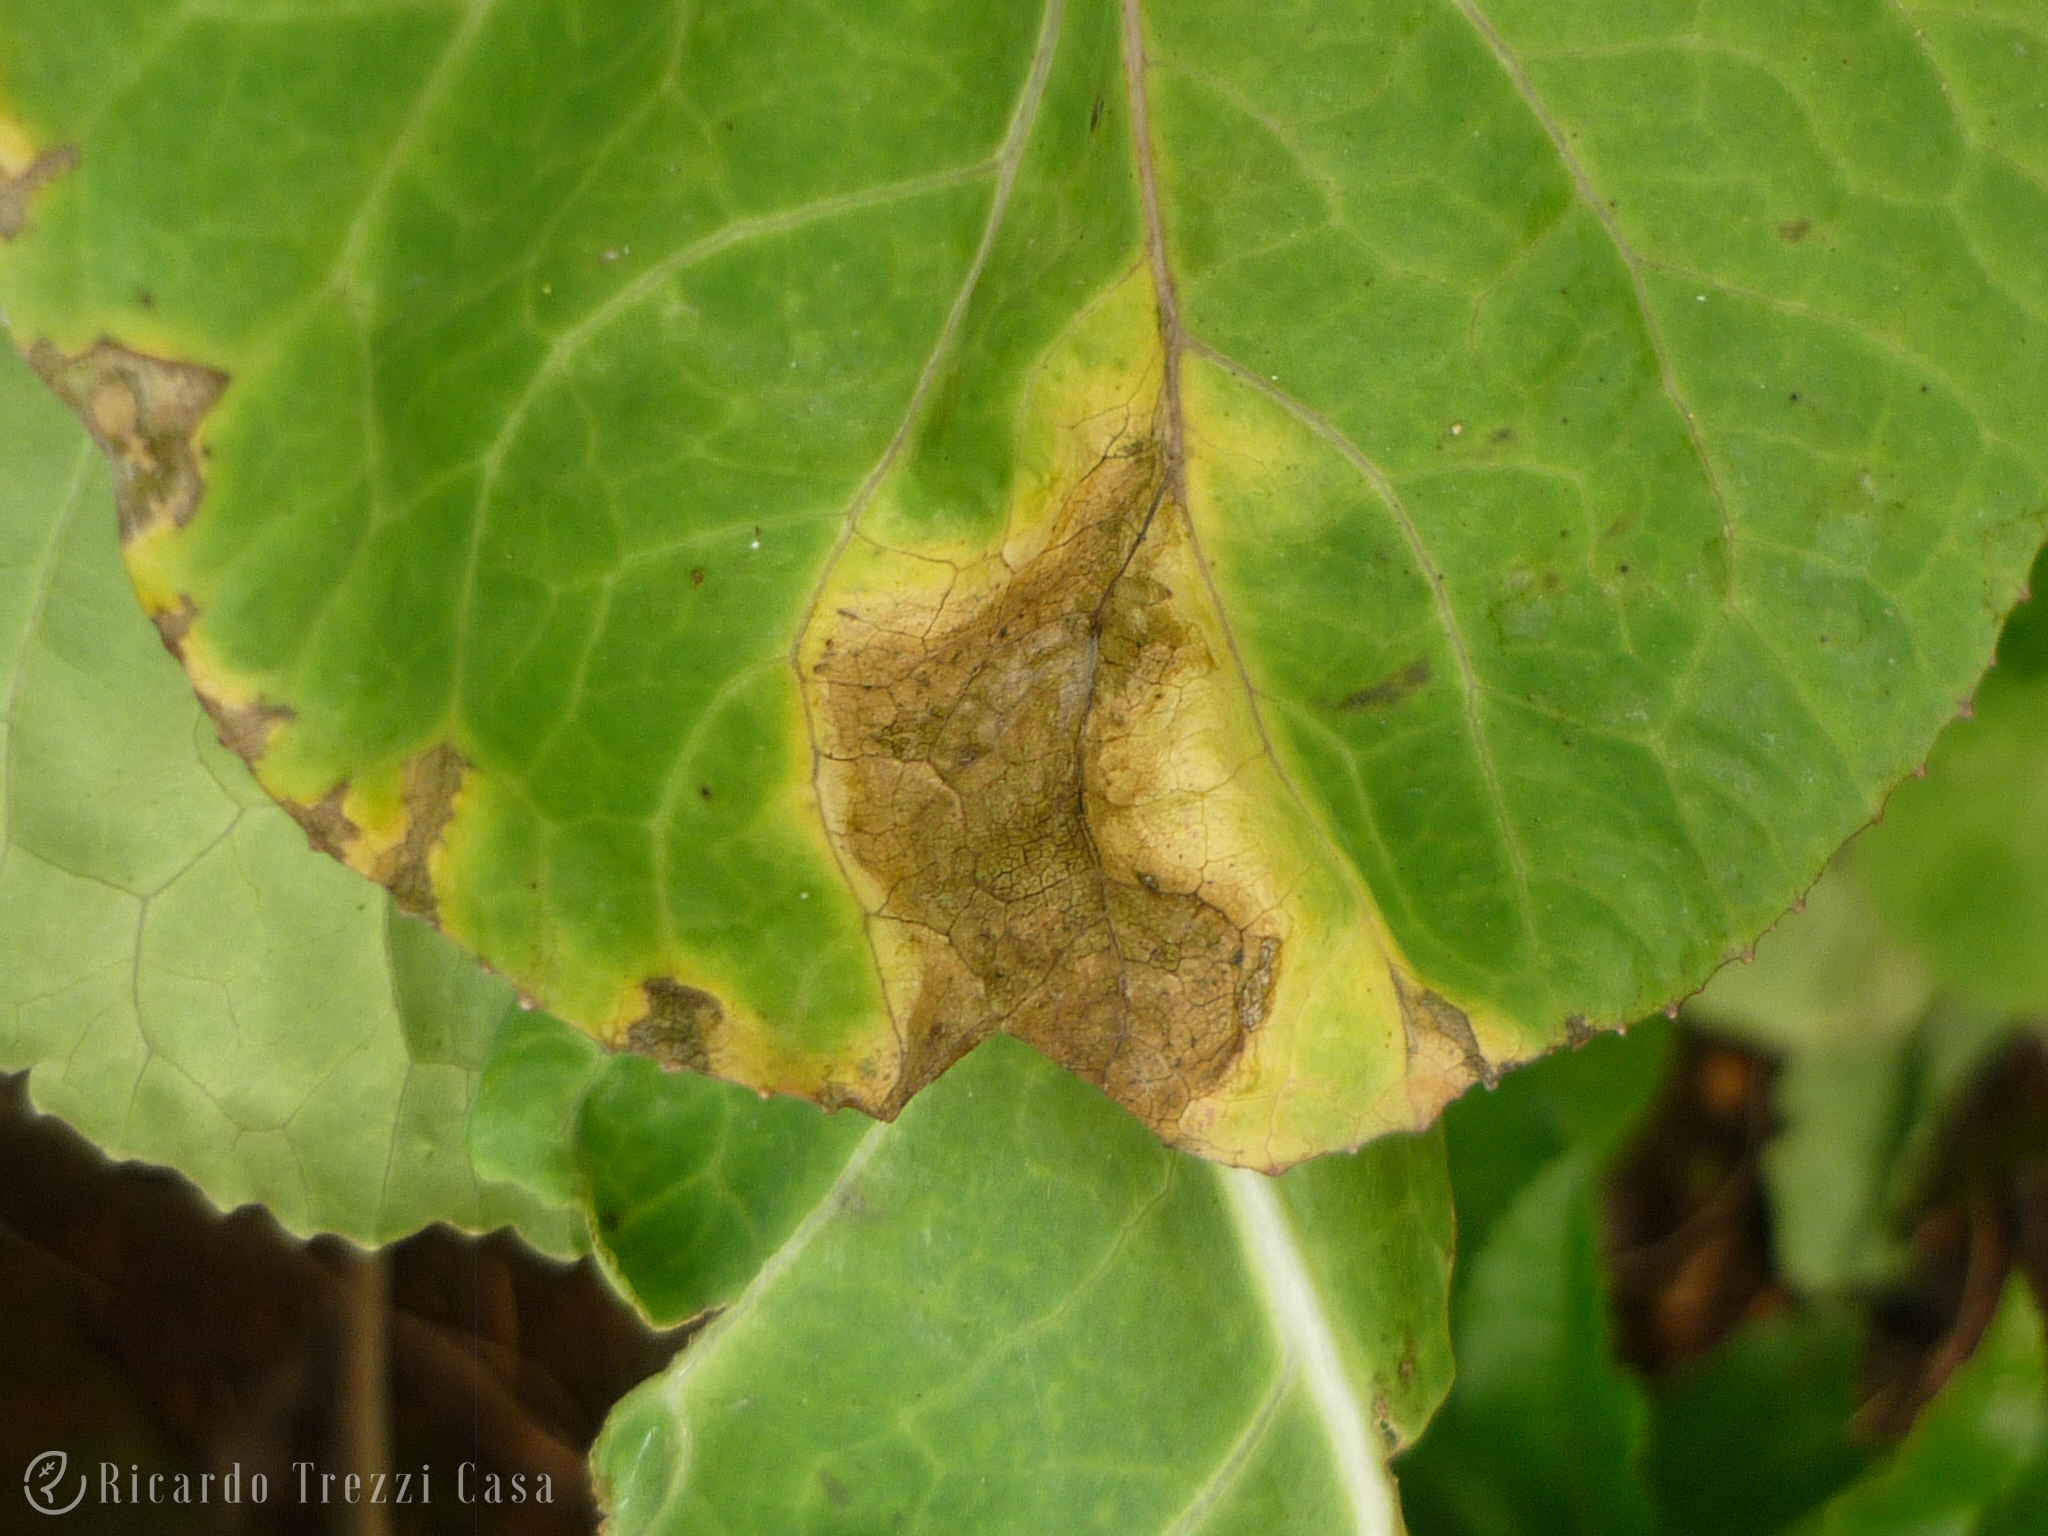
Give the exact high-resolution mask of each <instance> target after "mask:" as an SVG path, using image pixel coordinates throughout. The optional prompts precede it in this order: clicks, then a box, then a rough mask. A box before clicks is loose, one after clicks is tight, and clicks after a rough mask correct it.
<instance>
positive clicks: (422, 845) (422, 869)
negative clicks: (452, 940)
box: [377, 743, 469, 922]
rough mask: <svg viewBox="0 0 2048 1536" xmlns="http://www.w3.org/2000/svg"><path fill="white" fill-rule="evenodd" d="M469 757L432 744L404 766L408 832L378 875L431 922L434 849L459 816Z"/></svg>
mask: <svg viewBox="0 0 2048 1536" xmlns="http://www.w3.org/2000/svg"><path fill="white" fill-rule="evenodd" d="M468 772H469V762H468V759H466V758H464V757H463V755H462V754H461V753H460V752H458V751H456V750H455V749H454V748H453V747H451V746H448V745H446V744H445V743H444V744H443V745H441V746H437V747H430V748H428V749H427V750H426V751H425V752H422V753H420V755H419V756H417V757H415V758H414V759H413V760H412V761H411V762H409V763H407V764H406V765H405V789H404V795H405V836H404V837H403V838H401V839H400V840H399V843H398V846H397V847H396V848H394V849H393V850H391V852H390V853H389V854H387V855H386V856H385V859H384V861H383V863H382V864H381V865H380V867H379V869H378V870H377V879H378V880H379V881H380V882H381V883H382V884H384V885H387V886H389V887H390V888H391V896H392V899H393V900H394V901H396V902H397V903H398V905H399V907H400V908H401V909H403V910H404V911H407V912H410V913H412V915H413V916H415V917H423V918H425V919H426V920H427V921H428V922H433V921H434V920H435V917H436V908H435V901H434V878H433V874H432V871H431V869H430V867H429V866H430V862H431V860H432V858H433V853H434V849H435V848H436V847H437V846H438V845H439V844H440V841H441V835H442V834H443V833H444V832H446V831H447V830H448V823H449V822H450V821H451V820H452V819H453V818H454V815H455V796H456V795H457V794H458V793H459V792H460V791H461V789H462V779H463V775H464V774H466V773H468Z"/></svg>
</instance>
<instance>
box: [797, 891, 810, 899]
mask: <svg viewBox="0 0 2048 1536" xmlns="http://www.w3.org/2000/svg"><path fill="white" fill-rule="evenodd" d="M796 899H797V900H798V901H809V900H810V899H811V893H810V892H809V891H798V892H797V893H796Z"/></svg>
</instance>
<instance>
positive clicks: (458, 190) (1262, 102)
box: [0, 0, 2048, 1167]
mask: <svg viewBox="0 0 2048 1536" xmlns="http://www.w3.org/2000/svg"><path fill="white" fill-rule="evenodd" d="M2036 20H2037V18H2036V16H2035V12H2034V9H2033V7H2032V6H2031V5H2030V4H2029V3H2027V0H2007V3H2005V4H2003V5H1997V6H1990V7H1986V8H1983V9H1971V10H1965V11H1954V10H1940V9H1934V8H1926V7H1922V6H1920V5H1918V4H1913V3H1906V4H1882V3H1878V0H1826V3H1816V4H1812V5H1802V6H1796V7H1788V6H1786V5H1784V4H1782V3H1780V0H1715V3H1711V4H1707V5H1700V6H1679V5H1668V4H1655V5H1641V4H1629V5H1620V4H1610V3H1601V4H1585V5H1574V6H1559V5H1556V4H1552V3H1548V0H1371V3H1363V4H1357V5H1342V6H1339V5H1334V4H1332V3H1330V0H1280V3H1278V4H1273V3H1264V4H1260V5H1257V6H1249V5H1248V4H1247V3H1246V0H1183V3H1177V4H1173V5H1155V6H1140V5H1139V3H1138V0H1125V4H1124V5H1123V7H1122V8H1121V9H1120V8H1119V7H1118V6H1117V5H1115V4H1113V3H1112V0H1048V3H1046V4H1043V5H1041V4H1038V3H1026V0H1003V3H999V4H990V3H988V0H918V3H915V4H905V5H899V6H893V7H882V6H875V5H865V4H863V5H848V6H840V7H836V8H835V9H834V11H833V15H832V22H831V25H830V26H820V25H818V24H817V19H816V18H815V17H814V16H812V15H811V14H810V13H808V12H801V11H793V10H790V9H788V8H786V7H778V6H773V5H762V4H757V3H749V4H741V3H739V0H733V3H730V4H721V5H718V6H715V7H711V8H708V9H691V8H685V9H682V10H677V9H675V8H664V7H652V8H650V7H647V6H643V5H637V4H631V3H628V0H590V3H586V4H581V5H578V6H575V7H571V8H564V7H562V6H559V5H556V4H553V3H550V0H469V3H467V4H464V5H460V6H458V5H456V4H454V3H452V0H440V3H437V0H420V3H417V4H405V5H372V6H349V7H342V8H338V9H337V8H333V7H323V6H306V5H301V4H296V3H290V0H286V3H280V0H219V3H214V4H209V5H207V6H205V7H203V8H199V9H192V8H181V7H176V6H173V5H171V4H169V3H167V0H105V3H101V4H96V5H95V6H93V7H92V8H91V14H90V16H89V17H84V18H82V17H81V16H80V14H79V8H78V7H77V6H76V5H75V4H72V3H70V0H4V3H0V59H4V60H5V61H6V63H5V81H4V86H0V100H4V112H5V118H6V119H9V120H11V121H12V124H13V126H12V127H10V128H9V129H8V130H7V131H6V132H4V133H0V177H12V178H14V179H13V180H11V181H8V182H6V183H5V185H6V188H7V190H6V192H5V194H4V200H0V207H4V208H5V209H7V210H8V219H9V223H10V225H15V224H19V225H22V226H24V232H23V233H21V234H20V235H19V236H18V237H17V238H16V239H15V240H14V241H13V243H12V244H11V246H9V248H8V249H7V250H6V251H5V253H4V256H0V307H4V311H5V314H6V315H7V319H8V324H9V326H10V327H11V329H12V330H13V332H14V335H15V336H16V338H17V340H18V341H19V342H20V343H21V344H22V345H24V346H30V345H39V346H40V350H39V352H38V357H39V358H40V360H41V366H42V368H43V370H44V372H45V373H46V374H47V376H48V377H49V378H50V380H51V381H52V383H53V384H54V385H55V386H56V387H57V388H59V390H60V391H61V392H63V393H64V394H65V395H66V396H67V398H69V399H70V400H71V401H72V402H73V403H74V405H75V406H76V408H77V409H78V410H79V411H80V413H81V414H82V415H83V416H84V417H85V418H86V419H87V420H88V421H89V422H90V423H91V424H92V425H93V426H94V429H95V431H96V432H97V433H98V435H99V436H100V438H101V440H102V442H103V444H104V445H105V446H107V447H108V448H109V449H110V450H111V451H113V453H114V454H115V457H116V462H117V464H118V465H119V466H120V476H119V483H120V486H121V489H122V496H123V506H124V512H123V516H124V520H125V526H126V529H127V534H128V537H127V543H126V554H127V559H128V564H129V568H130V571H131V573H132V575H133V576H134V578H135V581H136V583H137V586H138V587H139V589H140V591H141V594H142V597H143V600H144V603H145V605H146V606H147V607H148V608H149V609H150V611H151V612H152V613H154V614H155V615H157V616H158V618H159V621H160V622H161V623H162V624H163V625H164V626H165V628H166V633H167V634H168V635H169V637H170V638H171V639H172V640H173V641H174V642H175V643H176V645H177V646H178V647H179V649H180V651H181V653H182V655H183V659H184V662H185V665H186V668H187V671H188V673H190V674H191V676H192V678H193V680H194V681H195V682H196V683H197V685H198V687H199V689H200V691H201V692H202V694H203V695H204V696H206V698H207V699H208V700H209V701H210V704H211V707H212V708H213V709H214V710H215V711H216V713H217V714H218V715H219V716H220V717H221V718H222V720H223V722H224V724H225V725H226V727H227V735H228V737H229V739H231V740H233V741H234V742H235V743H236V744H237V745H238V746H239V747H240V748H241V749H242V750H243V751H244V752H245V753H247V754H248V755H249V756H250V757H252V758H253V759H255V760H256V763H257V766H258V772H259V776H260V777H261V779H262V781H263V783H264V784H265V786H266V787H267V788H268V789H269V790H270V791H271V792H273V793H274V794H275V795H277V796H279V797H280V798H281V799H283V800H284V801H286V802H287V803H288V804H290V805H292V806H293V807H295V808H296V810H297V813H298V814H299V815H300V816H301V817H302V819H304V820H305V822H306V823H307V824H308V825H309V827H310V828H311V829H312V830H313V832H314V835H315V836H316V838H317V839H318V840H320V841H321V842H322V843H323V844H324V845H326V846H327V847H329V848H330V849H331V850H332V851H334V852H336V853H337V854H339V855H341V856H343V857H344V858H346V859H347V860H348V861H349V862H350V863H351V864H353V865H354V866H355V867H357V868H358V869H361V870H363V871H365V872H366V873H369V874H372V875H374V876H376V877H377V878H380V879H382V880H384V881H385V882H386V883H387V884H389V885H391V886H392V887H393V888H394V889H395V890H396V891H397V892H398V893H399V895H400V897H401V899H402V900H403V901H404V902H405V903H406V904H408V905H409V906H410V907H412V908H413V909H414V910H417V911H420V912H423V913H424V912H431V913H432V915H434V917H435V918H436V919H437V920H438V921H439V923H440V924H441V925H442V926H443V927H444V928H445V929H446V930H447V931H448V932H450V933H451V934H452V935H454V936H455V937H456V938H457V939H458V940H460V941H461V942H462V943H463V944H465V945H466V946H468V947H469V948H470V949H472V950H473V951H474V952H476V953H477V954H479V955H481V956H483V957H484V958H485V959H486V960H488V961H489V962H490V963H491V964H492V965H493V966H494V967H496V968H497V969H499V970H500V971H502V972H503V973H504V974H506V975H508V976H510V977H512V978H513V979H514V980H515V981H516V982H517V984H518V985H519V986H520V987H521V988H522V989H523V990H524V991H525V992H526V993H528V994H529V995H531V996H533V997H534V998H536V999H537V1000H539V1001H541V1002H543V1003H545V1004H547V1005H548V1006H550V1007H551V1008H554V1009H556V1010H557V1011H559V1012H560V1013H561V1014H562V1015H563V1016H564V1017H566V1018H568V1019H570V1020H571V1021H572V1022H574V1023H576V1024H577V1025H579V1026H581V1027H583V1028H585V1029H587V1030H589V1031H591V1032H592V1033H593V1034H595V1035H597V1036H599V1037H600V1038H602V1039H604V1040H606V1041H607V1042H610V1043H625V1044H632V1045H635V1046H637V1047H638V1048H640V1049H643V1050H646V1051H648V1052H650V1053H652V1054H656V1055H658V1056H662V1057H664V1058H666V1059H668V1060H672V1061H680V1062H684V1063H689V1064H698V1065H708V1066H710V1067H711V1068H712V1069H713V1070H715V1071H717V1072H718V1073H720V1074H722V1075H724V1076H727V1077H730V1078H733V1079H736V1080H739V1081H742V1082H745V1083H747V1084H749V1085H751V1086H755V1087H759V1088H763V1089H772V1090H777V1091H783V1092H794V1093H799V1094H802V1095H805V1096H808V1097H812V1098H816V1099H819V1100H820V1101H822V1102H825V1103H828V1104H834V1103H851V1104H854V1105H856V1106H858V1107H863V1108H865V1109H867V1110H869V1111H871V1112H874V1113H878V1114H883V1115H887V1114H891V1113H894V1112H895V1111H896V1110H897V1109H898V1108H900V1107H901V1105H902V1104H903V1103H904V1102H905V1101H906V1100H907V1098H908V1096H909V1095H910V1094H911V1093H913V1092H915V1091H916V1090H917V1089H918V1088H920V1087H921V1086H923V1085H924V1084H925V1083H926V1082H927V1081H929V1080H930V1079H931V1078H932V1077H934V1076H935V1075H936V1074H938V1073H939V1072H940V1071H942V1070H944V1069H945V1067H946V1066H947V1065H948V1064H950V1062H952V1061H953V1060H954V1059H956V1058H957V1057H958V1056H959V1054H960V1053H962V1052H963V1051H964V1050H966V1049H967V1048H968V1047H969V1046H970V1045H971V1044H972V1043H973V1042H974V1041H975V1040H977V1039H979V1038H981V1037H983V1036H985V1035H987V1034H988V1033H990V1032H992V1031H996V1030H1007V1031H1009V1032H1011V1033H1015V1034H1018V1035H1021V1036H1023V1037H1024V1038H1026V1039H1027V1040H1030V1041H1032V1042H1033V1043H1035V1044H1036V1045H1038V1046H1039V1047H1040V1048H1041V1049H1043V1050H1044V1051H1045V1052H1046V1053H1047V1054H1049V1055H1050V1056H1052V1057H1054V1058H1055V1059H1057V1060H1059V1061H1061V1062H1062V1063H1064V1064H1065V1065H1067V1066H1069V1067H1071V1068H1072V1069H1074V1070H1075V1071H1077V1072H1079V1073H1081V1074H1082V1075H1083V1076H1085V1077H1088V1078H1090V1079H1091V1080H1094V1081H1096V1082H1098V1083H1101V1084H1104V1085H1105V1086H1106V1087H1107V1088H1108V1090H1109V1091H1110V1092H1111V1093H1112V1095H1113V1096H1115V1097H1116V1098H1118V1099H1119V1100H1120V1101H1122V1102H1124V1103H1125V1104H1127V1105H1129V1106H1130V1107H1132V1108H1133V1109H1134V1110H1135V1111H1136V1112H1137V1113H1138V1114H1139V1115H1140V1116H1141V1117H1142V1118H1143V1119H1145V1120H1146V1121H1147V1123H1149V1124H1151V1125H1152V1126H1153V1127H1154V1128H1155V1129H1156V1130H1158V1131H1159V1132H1160V1133H1161V1134H1162V1135H1164V1136H1166V1137H1168V1138H1169V1139H1170V1140H1172V1141H1173V1142H1174V1143H1175V1144H1176V1145H1178V1146H1181V1147H1184V1148H1187V1149H1190V1150H1194V1151H1198V1152H1202V1153H1205V1154H1208V1155H1213V1156H1216V1157H1220V1158H1225V1159H1229V1160H1234V1161H1238V1162H1243V1163H1249V1164H1255V1165H1259V1166H1266V1167H1276V1166H1282V1165H1285V1164H1287V1163H1290V1162H1293V1161H1295V1160H1297V1159H1299V1158H1301V1157H1303V1156H1306V1155H1308V1154H1311V1153H1314V1152H1317V1151H1321V1150H1324V1149H1327V1148H1330V1147H1335V1146H1349V1145H1354V1144H1356V1143H1357V1142H1358V1141H1359V1140H1360V1138H1362V1137H1365V1136H1368V1135H1372V1134H1375V1133H1377V1132H1380V1131H1383V1130H1386V1129H1389V1128H1398V1127H1404V1126H1411V1125H1415V1124H1418V1123H1422V1122H1424V1121H1426V1120H1427V1119H1428V1118H1429V1117H1430V1116H1431V1115H1433V1114H1434V1113H1435V1112H1436V1110H1437V1109H1438V1108H1439V1107H1440V1106H1441V1105H1442V1104H1443V1103H1444V1102H1445V1101H1446V1100H1447V1099H1448V1098H1449V1097H1451V1096H1453V1095H1454V1094H1455V1093H1456V1091H1457V1090H1458V1089H1459V1088H1461V1087H1462V1086H1464V1085H1465V1084H1466V1083H1468V1082H1470V1081H1472V1080H1474V1079H1475V1078H1490V1077H1491V1076H1492V1075H1493V1074H1494V1072H1495V1071H1496V1070H1497V1069H1498V1068H1499V1067H1500V1066H1501V1065H1503V1064H1504V1063H1508V1062H1512V1061H1515V1060H1519V1059H1522V1058H1524V1057H1527V1056H1528V1055H1530V1054H1532V1053H1533V1052H1535V1051H1537V1050H1539V1049H1541V1048H1543V1047H1545V1046H1547V1045H1549V1044H1552V1043H1555V1042H1556V1041H1558V1040H1560V1039H1562V1038H1564V1037H1565V1036H1566V1035H1567V1034H1568V1033H1569V1032H1571V1031H1572V1030H1573V1029H1574V1028H1575V1027H1583V1026H1598V1025H1611V1024H1618V1023H1623V1022H1626V1021H1628V1020H1630V1019H1633V1018H1636V1017H1639V1016H1641V1015H1643V1014H1644V1013H1646V1012H1648V1011H1650V1010H1651V1009H1652V1008H1653V1007H1655V1006H1656V1005H1659V1004H1661V1003H1663V1002H1665V1001H1667V1000H1668V999H1669V998H1671V997H1673V996H1676V995H1678V994H1680V993H1682V992H1683V991H1685V990H1687V989H1689V988H1691V987H1693V986H1694V985H1696V984H1697V983H1698V982H1699V981H1701V980H1702V979H1703V978H1704V977H1705V976H1706V974H1707V973H1708V972H1709V971H1710V970H1711V969H1712V967H1713V966H1714V965H1715V963H1716V962H1717V961H1719V960H1721V959H1723V958H1726V957H1727V956H1728V955H1730V954H1731V953H1732V952H1734V951H1735V950H1736V949H1737V948H1738V947H1740V946H1742V945H1744V944H1747V943H1748V942H1749V941H1750V940H1751V939H1752V938H1753V937H1754V936H1755V934H1756V933H1757V932H1758V931H1760V930H1761V929H1762V928H1763V926H1764V925H1765V923H1766V922H1768V921H1769V920H1770V919H1771V918H1772V917H1773V916H1775V915H1776V914H1777V913H1778V912H1779V911H1781V910H1782V909H1783V908H1784V907H1785V906H1786V905H1787V903H1788V902H1789V901H1790V899H1791V898H1792V897H1793V896H1794V895H1795V894H1796V893H1797V892H1798V891H1799V890H1801V889H1802V888H1804V887H1805V886H1806V885H1807V884H1808V883H1809V882H1810V881H1811V879H1812V878H1813V876H1814V874H1815V872H1816V871H1817V870H1818V869H1819V867H1820V866H1821V864H1822V862H1823V861H1824V859H1825V858H1826V857H1827V855H1828V854H1829V853H1830V852H1831V851H1832V849H1833V848H1834V847H1835V846H1836V845H1837V844H1838V843H1839V842H1840V841H1841V840H1842V839H1843V838H1844V837H1845V836H1846V835H1847V834H1848V833H1849V832H1850V831H1851V830H1852V829H1853V828H1854V827H1855V826H1856V825H1858V824H1859V823H1860V822H1861V821H1863V820H1864V819H1866V818H1867V817H1868V816H1869V815H1870V814H1871V813H1872V812H1873V811H1874V810H1875V809H1876V808H1877V806H1878V805H1879V803H1880V801H1881V798H1882V796H1883V795H1884V793H1885V791H1886V789H1887V788H1888V786H1889V785H1890V784H1891V783H1892V782H1893V781H1895V780H1896V779H1897V778H1898V777H1899V776H1900V775H1901V774H1902V773H1904V772H1905V771H1906V769H1907V768H1908V767H1910V766H1911V765H1912V764H1914V763H1915V762H1917V761H1919V760H1920V759H1921V757H1922V756H1923V754H1924V753H1925V751H1926V748H1927V746H1928V744H1929V742H1930V741H1931V740H1932V738H1933V736H1934V734H1935V731H1936V729H1937V728H1938V726H1939V725H1940V723H1941V722H1942V721H1943V720H1944V719H1945V718H1947V717H1948V716H1949V715H1950V714H1951V713H1952V712H1953V710H1954V709H1955V707H1956V705H1957V703H1958V701H1959V700H1961V699H1963V698H1964V697H1966V696H1967V695H1968V694H1969V692H1970V690H1971V688H1972V686H1973V685H1974V682H1975V679H1976V677H1977V674H1978V672H1979V671H1980V669H1981V668H1982V666H1983V664H1984V662H1985V660H1986V658H1987V657H1988V655H1989V654H1990V650H1991V646H1992V642H1993V638H1994V636H1995V633H1996V629H1997V625H1998V623H1999V620H2000V618H2001V616H2002V615H2003V613H2004V611H2005V609H2006V608H2007V607H2008V606H2009V604H2010V603H2011V601H2012V599H2013V597H2014V595H2015V593H2016V591H2017V590H2018V587H2019V585H2020V582H2021V579H2022V577H2023V576H2024V574H2025V570H2026V567H2027V565H2028V563H2029V561H2030V560H2031V558H2032V556H2033V554H2034V551H2035V548H2036V546H2037V544H2038V543H2039V540H2040V533H2041V515H2042V509H2043V506H2044V503H2048V496H2044V477H2048V437H2044V436H2043V434H2042V433H2041V431H2040V424H2041V422H2042V420H2043V419H2044V406H2048V347H2044V346H2043V331H2042V326H2043V321H2042V320H2041V319H2040V318H2039V317H2040V316H2041V315H2042V314H2043V313H2044V311H2048V193H2044V192H2043V191H2042V186H2043V182H2044V179H2048V136H2044V134H2043V132H2042V127H2041V120H2040V110H2039V107H2038V103H2039V102H2040V101H2041V100H2042V99H2044V96H2048V75H2044V71H2048V52H2044V50H2042V49H2039V48H2035V47H2032V46H2030V45H2029V43H2028V38H2029V37H2030V36H2031V33H2030V31H2029V28H2030V27H2033V26H2034V25H2035V23H2036ZM73 148H75V150H76V155H75V158H73V157H72V156H71V155H70V153H69V151H70V150H71V149H73ZM38 152H40V153H41V156H42V158H40V159H35V158H33V157H34V156H35V155H36V154H37V153H38ZM32 184H33V186H32ZM31 191H33V200H32V201H31V197H30V193H31ZM195 444H196V447H195V446H194V445H195ZM202 483H203V488H204V497H203V501H201V500H200V499H199V492H200V490H201V487H202ZM195 505H196V514H195ZM996 747H1000V749H1001V750H992V749H993V748H996ZM1022 977H1030V978H1035V980H1034V981H1033V982H1032V983H1031V984H1029V985H1027V984H1026V983H1025V982H1024V981H1022V980H1020V978H1022Z"/></svg>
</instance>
